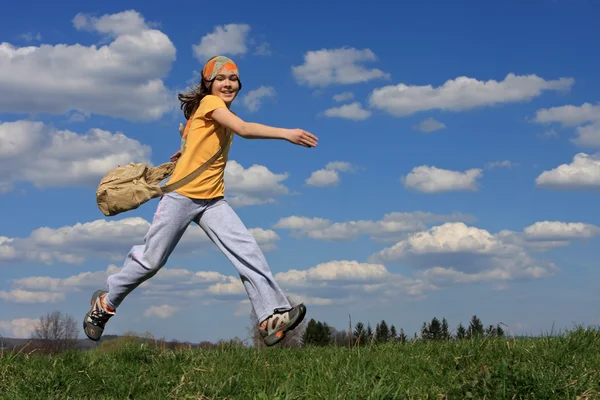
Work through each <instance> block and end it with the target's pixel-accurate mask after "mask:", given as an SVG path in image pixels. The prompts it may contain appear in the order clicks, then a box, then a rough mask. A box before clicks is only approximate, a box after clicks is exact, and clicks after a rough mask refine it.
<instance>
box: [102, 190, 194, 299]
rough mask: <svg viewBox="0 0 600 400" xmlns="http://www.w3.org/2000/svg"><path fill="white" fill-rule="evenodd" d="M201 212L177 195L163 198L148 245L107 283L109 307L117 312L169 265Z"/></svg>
mask: <svg viewBox="0 0 600 400" xmlns="http://www.w3.org/2000/svg"><path fill="white" fill-rule="evenodd" d="M200 210H201V205H200V204H198V203H196V202H194V201H193V200H192V199H189V198H187V197H185V196H181V195H179V194H177V193H168V194H166V195H164V196H163V197H162V198H161V200H160V202H159V203H158V208H157V210H156V213H155V214H154V220H153V221H152V225H151V226H150V229H149V230H148V233H147V234H146V237H145V239H144V242H145V244H144V245H137V246H133V247H132V248H131V250H130V252H129V254H128V255H127V258H126V260H125V264H124V266H123V268H122V269H121V271H119V272H118V273H116V274H114V275H111V276H109V277H108V279H107V283H108V287H109V289H108V295H107V297H106V303H107V305H108V306H109V307H111V308H117V307H118V306H119V305H120V304H121V302H122V301H123V300H124V299H125V297H126V296H127V295H128V294H129V293H130V292H131V291H132V290H134V289H135V288H136V287H138V286H139V285H140V284H142V283H143V282H144V281H146V280H148V279H149V278H151V277H152V276H154V275H155V274H156V273H157V272H158V271H159V270H160V269H161V268H162V267H163V266H164V265H165V264H166V262H167V260H168V258H169V256H170V255H171V253H172V252H173V250H174V249H175V246H176V245H177V243H179V240H180V239H181V237H182V236H183V234H184V233H185V230H186V229H187V227H188V225H189V224H190V222H192V221H193V220H194V218H195V217H196V216H197V215H198V213H199V212H200Z"/></svg>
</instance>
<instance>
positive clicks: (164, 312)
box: [144, 304, 179, 319]
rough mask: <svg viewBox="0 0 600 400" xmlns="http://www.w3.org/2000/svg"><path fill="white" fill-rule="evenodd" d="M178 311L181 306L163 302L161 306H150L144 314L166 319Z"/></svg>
mask: <svg viewBox="0 0 600 400" xmlns="http://www.w3.org/2000/svg"><path fill="white" fill-rule="evenodd" d="M177 311H179V307H174V306H170V305H168V304H163V305H161V306H150V308H148V309H147V310H146V311H144V315H145V316H146V317H158V318H162V319H165V318H169V317H172V316H173V315H174V314H175V313H176V312H177Z"/></svg>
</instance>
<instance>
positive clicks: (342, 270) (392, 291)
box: [275, 260, 435, 304]
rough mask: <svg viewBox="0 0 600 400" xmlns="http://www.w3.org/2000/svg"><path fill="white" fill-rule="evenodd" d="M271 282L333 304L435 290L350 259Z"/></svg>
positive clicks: (292, 272) (283, 275) (280, 276)
mask: <svg viewBox="0 0 600 400" xmlns="http://www.w3.org/2000/svg"><path fill="white" fill-rule="evenodd" d="M275 280H277V282H280V284H281V285H282V287H285V288H289V289H290V290H293V291H294V293H296V291H298V292H300V291H302V292H303V293H299V294H298V295H299V296H300V297H301V298H302V297H304V298H315V297H316V298H321V299H322V300H321V301H320V302H321V303H327V302H328V301H327V300H326V299H331V298H336V300H335V303H336V304H340V303H341V302H344V303H349V302H352V301H361V300H360V292H366V293H372V292H376V293H377V294H378V296H386V297H399V296H409V297H422V296H424V294H425V292H426V291H429V290H435V287H434V286H433V285H430V284H428V283H427V282H423V281H422V280H420V279H412V278H407V277H405V276H402V275H401V274H394V273H391V272H389V271H388V270H387V268H386V267H385V266H384V265H381V264H373V263H360V262H358V261H354V260H333V261H329V262H325V263H321V264H318V265H317V266H315V267H312V268H309V269H306V270H295V269H292V270H289V271H286V272H281V273H278V274H276V275H275ZM357 293H358V295H357ZM298 295H297V296H298Z"/></svg>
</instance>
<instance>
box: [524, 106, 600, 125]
mask: <svg viewBox="0 0 600 400" xmlns="http://www.w3.org/2000/svg"><path fill="white" fill-rule="evenodd" d="M534 121H535V122H537V123H540V124H545V123H552V122H559V123H561V124H562V125H563V126H576V125H581V124H583V123H586V122H591V121H600V105H592V104H590V103H583V104H582V105H581V106H574V105H566V106H560V107H552V108H542V109H540V110H538V111H537V112H536V115H535V119H534Z"/></svg>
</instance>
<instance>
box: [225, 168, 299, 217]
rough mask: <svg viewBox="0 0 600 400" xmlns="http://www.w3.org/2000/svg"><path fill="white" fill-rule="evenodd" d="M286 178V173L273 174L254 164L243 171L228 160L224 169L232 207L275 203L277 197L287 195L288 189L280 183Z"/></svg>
mask: <svg viewBox="0 0 600 400" xmlns="http://www.w3.org/2000/svg"><path fill="white" fill-rule="evenodd" d="M287 178H288V174H287V173H283V174H275V173H273V172H271V171H270V170H269V169H268V168H267V167H265V166H263V165H257V164H255V165H252V166H251V167H248V168H247V169H245V168H244V167H243V166H242V165H241V164H239V163H238V162H236V161H233V160H230V161H228V162H227V166H226V167H225V183H226V190H227V192H228V199H229V202H230V203H231V205H232V206H234V207H243V206H250V205H258V204H267V203H273V202H275V199H276V198H277V196H282V195H286V194H289V189H288V188H287V187H286V186H285V185H283V184H282V183H281V182H282V181H284V180H286V179H287Z"/></svg>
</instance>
